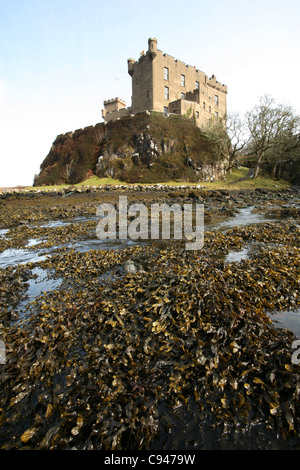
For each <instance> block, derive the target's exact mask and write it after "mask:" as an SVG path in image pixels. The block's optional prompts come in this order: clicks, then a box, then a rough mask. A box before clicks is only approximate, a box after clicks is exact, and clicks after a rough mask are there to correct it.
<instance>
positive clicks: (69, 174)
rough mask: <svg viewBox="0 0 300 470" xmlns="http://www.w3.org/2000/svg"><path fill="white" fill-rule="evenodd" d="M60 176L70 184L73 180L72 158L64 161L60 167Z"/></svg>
mask: <svg viewBox="0 0 300 470" xmlns="http://www.w3.org/2000/svg"><path fill="white" fill-rule="evenodd" d="M61 176H62V178H63V179H64V181H65V183H66V184H72V183H73V180H74V162H73V159H71V160H70V162H69V163H66V164H65V166H64V167H63V169H62V172H61Z"/></svg>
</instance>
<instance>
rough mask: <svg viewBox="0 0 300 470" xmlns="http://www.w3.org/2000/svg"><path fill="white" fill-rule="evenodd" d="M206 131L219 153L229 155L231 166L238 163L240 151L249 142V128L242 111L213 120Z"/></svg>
mask: <svg viewBox="0 0 300 470" xmlns="http://www.w3.org/2000/svg"><path fill="white" fill-rule="evenodd" d="M205 133H206V134H207V135H208V137H209V139H210V140H211V142H213V143H214V145H215V146H216V148H217V149H218V154H219V155H220V156H221V155H226V156H227V158H228V160H229V167H230V168H232V167H233V166H234V164H235V163H236V160H237V155H238V153H239V152H240V151H241V150H243V148H244V147H245V146H246V145H247V144H248V142H249V132H248V128H247V125H246V122H245V119H243V117H242V116H241V115H240V113H232V114H229V115H228V116H226V117H225V118H224V119H214V120H212V121H211V122H210V123H209V125H208V126H207V128H206V129H205Z"/></svg>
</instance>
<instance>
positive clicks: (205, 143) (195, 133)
mask: <svg viewBox="0 0 300 470" xmlns="http://www.w3.org/2000/svg"><path fill="white" fill-rule="evenodd" d="M227 165H228V164H227V160H226V155H219V154H218V149H217V148H216V147H215V146H214V144H213V143H212V142H211V141H209V139H208V137H207V136H206V135H205V134H204V133H202V132H201V130H200V129H199V128H198V127H197V126H195V125H194V123H193V122H192V120H191V119H187V118H184V117H181V116H175V115H172V116H169V117H168V118H166V117H164V116H163V115H161V114H148V113H141V114H137V115H135V116H128V117H125V118H122V119H120V120H117V121H114V122H109V123H100V124H96V125H95V126H90V127H86V128H84V129H79V130H76V131H74V132H68V133H66V134H62V135H59V136H57V138H56V140H55V141H54V143H53V145H52V147H51V150H50V152H49V154H48V155H47V157H46V158H45V160H44V161H43V163H42V164H41V168H40V173H39V174H38V175H36V176H35V181H34V185H35V186H40V185H51V184H59V183H69V184H74V183H79V182H81V181H84V180H85V179H86V178H87V177H89V176H91V175H92V174H96V175H97V176H99V177H105V176H110V177H113V178H118V179H120V180H121V181H124V182H127V183H158V182H165V181H169V180H174V179H175V180H176V179H177V180H181V181H190V182H198V181H207V180H214V179H219V178H220V177H222V176H225V174H226V172H227Z"/></svg>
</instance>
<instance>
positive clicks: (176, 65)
mask: <svg viewBox="0 0 300 470" xmlns="http://www.w3.org/2000/svg"><path fill="white" fill-rule="evenodd" d="M128 73H129V75H130V76H131V77H132V106H131V107H130V108H126V103H125V102H124V101H123V100H120V99H119V98H115V99H112V100H108V101H104V108H105V109H104V110H103V111H102V117H103V119H104V120H105V121H106V122H108V121H112V120H115V119H118V118H121V117H123V116H125V115H129V114H136V113H138V112H142V111H150V112H151V111H156V112H161V113H165V114H169V113H173V114H179V115H187V116H190V117H193V118H194V120H195V123H196V124H197V125H198V126H199V127H200V128H202V129H204V128H205V127H206V126H207V124H208V123H209V121H210V120H211V119H213V118H222V117H224V116H226V109H227V103H226V101H227V100H226V96H227V86H226V85H223V84H221V83H220V82H218V81H217V80H216V77H215V76H214V75H212V77H211V78H208V76H207V75H206V74H205V73H204V72H201V71H200V70H198V69H196V67H192V66H190V65H187V64H185V63H184V62H182V61H180V60H177V59H174V57H172V56H170V55H168V54H165V53H163V52H162V51H160V50H159V49H157V39H156V38H150V39H149V40H148V51H147V52H142V53H141V56H140V58H139V60H138V61H135V60H134V59H128Z"/></svg>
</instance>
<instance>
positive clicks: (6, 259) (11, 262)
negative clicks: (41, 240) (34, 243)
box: [0, 248, 46, 268]
mask: <svg viewBox="0 0 300 470" xmlns="http://www.w3.org/2000/svg"><path fill="white" fill-rule="evenodd" d="M45 259H46V255H45V254H43V251H42V250H30V251H29V250H26V249H23V248H22V249H21V248H19V249H16V248H9V249H8V250H4V251H2V253H0V268H7V267H9V266H17V265H18V264H26V263H36V262H38V261H43V260H45Z"/></svg>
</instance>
